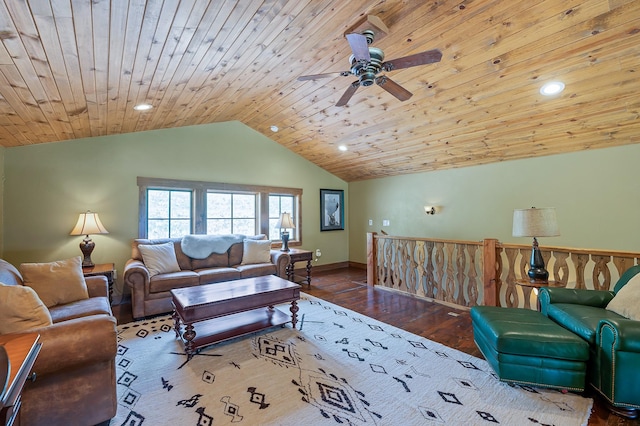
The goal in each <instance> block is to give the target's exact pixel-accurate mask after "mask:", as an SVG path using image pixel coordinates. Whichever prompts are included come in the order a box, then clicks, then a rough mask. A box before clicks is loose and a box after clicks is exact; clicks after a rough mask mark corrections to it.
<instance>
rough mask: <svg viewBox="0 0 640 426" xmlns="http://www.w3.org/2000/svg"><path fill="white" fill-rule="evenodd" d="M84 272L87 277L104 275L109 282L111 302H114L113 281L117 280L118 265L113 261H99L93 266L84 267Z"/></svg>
mask: <svg viewBox="0 0 640 426" xmlns="http://www.w3.org/2000/svg"><path fill="white" fill-rule="evenodd" d="M82 274H83V275H84V276H85V277H94V276H96V275H104V276H105V277H107V281H108V282H109V303H111V302H113V283H114V282H115V280H116V266H115V264H113V263H99V264H97V265H93V266H85V267H83V268H82Z"/></svg>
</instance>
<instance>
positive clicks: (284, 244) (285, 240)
mask: <svg viewBox="0 0 640 426" xmlns="http://www.w3.org/2000/svg"><path fill="white" fill-rule="evenodd" d="M280 237H281V238H282V248H281V249H280V251H289V233H288V232H283V233H282V234H280Z"/></svg>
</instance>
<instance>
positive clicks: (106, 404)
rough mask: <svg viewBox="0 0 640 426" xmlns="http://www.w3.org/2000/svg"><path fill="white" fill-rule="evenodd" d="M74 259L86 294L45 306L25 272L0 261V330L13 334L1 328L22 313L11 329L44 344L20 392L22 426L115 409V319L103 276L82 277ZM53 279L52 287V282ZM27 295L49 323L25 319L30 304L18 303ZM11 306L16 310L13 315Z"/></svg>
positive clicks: (69, 421) (85, 420) (79, 420)
mask: <svg viewBox="0 0 640 426" xmlns="http://www.w3.org/2000/svg"><path fill="white" fill-rule="evenodd" d="M73 262H74V264H75V267H76V268H77V271H78V272H77V274H76V275H78V274H79V275H78V277H79V279H81V280H82V282H83V283H86V290H84V291H85V294H84V298H83V299H82V300H77V301H73V302H70V303H61V304H56V305H55V306H51V307H46V306H45V304H44V303H43V300H44V299H42V300H40V299H39V298H38V297H37V296H38V293H36V292H35V291H34V290H33V289H32V288H31V287H29V286H26V285H23V284H25V282H24V279H23V274H21V272H20V271H18V269H17V268H15V267H14V266H13V265H11V264H10V263H8V262H6V261H4V260H0V283H2V285H1V286H0V290H1V291H2V300H0V310H2V311H3V312H2V313H0V315H1V316H2V318H3V319H2V322H3V324H2V325H0V328H1V330H0V332H2V334H3V336H7V335H11V334H13V333H12V332H8V333H5V330H6V329H7V328H8V324H9V323H10V322H12V321H13V322H12V323H13V324H15V323H16V321H14V320H15V317H16V316H20V315H22V314H24V318H19V319H18V321H17V323H19V324H22V325H24V327H21V329H20V330H19V331H14V332H15V333H20V332H22V333H23V332H35V333H38V334H39V335H40V340H39V342H40V343H41V344H42V347H41V350H40V353H39V354H38V357H37V359H36V361H35V364H34V366H33V372H34V373H36V380H35V381H34V382H27V384H26V385H25V387H24V390H23V393H22V406H21V408H20V412H19V419H20V420H19V424H20V425H22V426H29V425H54V426H55V425H65V426H69V425H81V426H87V425H95V424H98V423H102V422H105V421H108V420H109V419H111V418H112V417H113V416H115V414H116V408H117V397H116V368H115V357H116V352H117V340H116V319H115V318H114V316H113V315H112V312H111V306H110V304H109V298H108V284H107V279H106V278H105V277H103V276H97V277H88V278H86V280H85V279H84V277H83V276H82V267H81V262H82V260H81V258H80V256H78V257H77V258H76V259H74V260H73ZM21 268H22V267H21ZM25 277H26V275H25ZM52 281H53V279H52ZM51 284H52V285H51V287H52V288H53V289H54V290H55V287H56V286H55V285H53V284H54V283H53V282H52V283H51ZM17 286H20V287H19V288H18V287H17ZM27 290H28V292H27ZM29 294H32V295H33V297H34V298H35V299H33V302H34V303H38V306H39V308H40V313H42V314H44V315H45V316H46V317H47V320H46V321H47V322H48V323H49V325H45V324H41V325H39V326H33V327H30V326H28V324H29V322H30V321H33V318H29V316H30V315H31V313H32V309H31V307H29V308H26V307H25V308H18V306H17V305H19V304H20V303H19V302H20V301H22V300H24V297H23V296H25V295H27V296H28V295H29ZM17 295H20V296H17ZM36 299H37V300H36ZM4 304H7V305H4ZM10 311H13V312H14V317H13V318H11V313H10Z"/></svg>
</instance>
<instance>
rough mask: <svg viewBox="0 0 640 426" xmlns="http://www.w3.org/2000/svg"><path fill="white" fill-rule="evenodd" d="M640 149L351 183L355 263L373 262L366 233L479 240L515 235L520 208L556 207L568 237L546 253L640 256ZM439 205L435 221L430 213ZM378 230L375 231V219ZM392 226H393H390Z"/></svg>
mask: <svg viewBox="0 0 640 426" xmlns="http://www.w3.org/2000/svg"><path fill="white" fill-rule="evenodd" d="M638 158H640V145H638V144H636V145H627V146H622V147H615V148H606V149H598V150H590V151H583V152H578V153H572V154H562V155H553V156H546V157H539V158H533V159H526V160H517V161H508V162H503V163H494V164H488V165H483V166H476V167H467V168H461V169H452V170H443V171H437V172H429V173H419V174H411V175H404V176H397V177H390V178H383V179H372V180H366V181H360V182H351V183H350V184H349V198H350V204H349V207H350V208H349V212H350V217H349V259H350V260H351V261H353V262H361V263H365V262H366V233H367V232H378V233H380V230H385V231H386V232H387V233H389V234H390V235H398V236H408V237H428V238H443V239H457V240H471V241H477V240H482V239H484V238H497V239H499V240H500V241H503V242H508V243H519V244H530V242H531V239H529V238H514V237H512V236H511V226H512V217H513V209H515V208H528V207H532V206H535V207H555V208H556V213H557V216H558V222H559V226H560V234H561V235H560V236H559V237H553V238H541V239H540V244H541V246H544V245H548V246H565V247H576V248H594V249H604V250H623V251H633V252H640V220H638V212H640V192H639V188H640V186H639V185H640V167H638ZM425 205H434V206H436V209H437V212H436V214H435V215H433V216H431V215H426V214H425V213H424V208H423V206H425ZM369 219H372V220H373V225H372V226H369V225H368V220H369ZM384 219H387V220H389V221H390V225H389V226H387V227H383V226H382V221H383V220H384Z"/></svg>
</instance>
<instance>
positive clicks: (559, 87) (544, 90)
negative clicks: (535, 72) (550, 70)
mask: <svg viewBox="0 0 640 426" xmlns="http://www.w3.org/2000/svg"><path fill="white" fill-rule="evenodd" d="M563 90H564V83H563V82H561V81H550V82H548V83H546V84H544V85H543V86H542V87H541V88H540V94H542V95H544V96H553V95H557V94H558V93H560V92H562V91H563Z"/></svg>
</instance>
